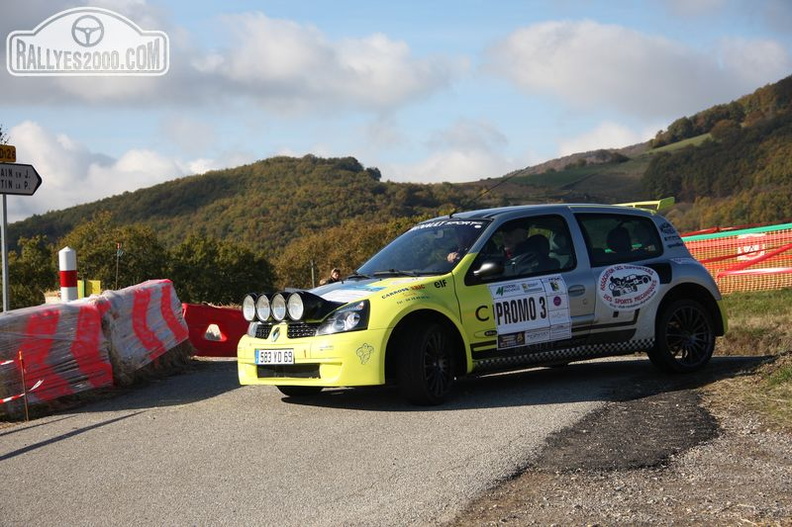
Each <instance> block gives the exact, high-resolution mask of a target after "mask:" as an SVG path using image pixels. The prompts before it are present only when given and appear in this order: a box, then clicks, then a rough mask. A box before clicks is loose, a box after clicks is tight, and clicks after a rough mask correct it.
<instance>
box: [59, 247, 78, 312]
mask: <svg viewBox="0 0 792 527" xmlns="http://www.w3.org/2000/svg"><path fill="white" fill-rule="evenodd" d="M58 264H59V268H60V286H61V302H71V301H72V300H77V253H76V252H75V250H74V249H72V248H71V247H64V248H63V249H61V250H60V251H58Z"/></svg>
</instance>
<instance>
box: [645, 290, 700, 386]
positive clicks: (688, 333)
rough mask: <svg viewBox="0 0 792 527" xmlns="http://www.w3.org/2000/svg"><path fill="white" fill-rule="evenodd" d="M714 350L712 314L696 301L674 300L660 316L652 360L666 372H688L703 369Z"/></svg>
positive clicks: (650, 354)
mask: <svg viewBox="0 0 792 527" xmlns="http://www.w3.org/2000/svg"><path fill="white" fill-rule="evenodd" d="M714 350H715V329H714V324H713V322H712V316H711V315H710V313H709V312H708V311H707V310H706V309H705V308H704V306H702V305H701V304H700V303H698V302H697V301H695V300H689V299H683V300H674V301H673V302H671V303H670V304H669V305H667V306H666V307H665V308H664V309H663V311H662V312H661V313H660V315H659V316H658V318H657V322H656V323H655V345H654V348H653V349H652V350H651V351H649V359H650V360H651V361H652V364H654V365H655V366H656V367H658V368H659V369H661V370H663V371H665V372H669V373H688V372H693V371H696V370H699V369H701V368H703V367H704V366H705V365H706V364H707V363H708V362H709V360H710V358H712V352H713V351H714Z"/></svg>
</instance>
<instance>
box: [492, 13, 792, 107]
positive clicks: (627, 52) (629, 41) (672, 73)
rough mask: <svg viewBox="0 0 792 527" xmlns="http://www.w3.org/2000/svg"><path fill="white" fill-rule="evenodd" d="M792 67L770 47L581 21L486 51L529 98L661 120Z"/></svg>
mask: <svg viewBox="0 0 792 527" xmlns="http://www.w3.org/2000/svg"><path fill="white" fill-rule="evenodd" d="M762 53H764V55H763V56H762V60H761V61H760V63H759V65H758V66H759V68H758V70H757V69H754V73H752V74H751V75H750V78H746V74H745V73H744V68H745V65H746V62H747V61H749V60H750V58H751V57H753V56H756V55H757V54H762ZM791 64H792V62H791V61H790V57H789V54H788V53H787V52H785V51H784V50H783V49H782V48H781V47H780V46H777V45H775V46H774V45H773V44H772V42H768V41H741V42H740V41H731V42H730V43H728V45H723V46H722V47H721V48H720V49H719V53H717V54H713V53H711V52H705V51H697V50H695V49H692V48H690V47H687V46H684V45H682V44H680V43H677V42H674V41H672V40H669V39H667V38H663V37H657V36H650V35H646V34H643V33H640V32H638V31H635V30H632V29H628V28H625V27H622V26H618V25H606V24H600V23H598V22H594V21H578V22H543V23H539V24H535V25H532V26H528V27H524V28H521V29H518V30H516V31H514V32H513V33H512V34H510V35H509V36H508V37H507V38H506V39H504V40H503V41H501V42H499V43H498V44H497V45H495V46H494V47H493V48H491V49H490V50H489V53H488V55H487V61H486V66H485V67H486V68H487V69H488V70H489V71H492V72H495V73H497V74H498V75H501V76H503V77H506V78H508V79H510V80H511V81H513V82H514V83H515V84H516V85H517V86H519V87H520V88H521V89H522V90H524V91H526V92H528V93H529V94H550V95H552V96H555V97H558V98H559V99H561V100H563V101H565V102H566V103H567V104H571V105H573V106H575V107H577V108H581V109H586V110H591V109H605V110H616V111H620V112H624V113H627V114H630V115H635V116H641V117H650V118H652V117H653V118H656V117H666V116H669V115H676V116H679V115H684V114H686V113H688V112H695V111H698V110H701V109H703V108H706V107H708V106H710V105H712V104H716V103H718V102H728V101H729V100H732V99H734V98H736V97H739V96H741V95H744V94H746V93H750V92H752V91H753V90H755V89H756V88H757V84H758V85H761V84H764V83H767V82H774V81H776V80H778V79H780V78H782V77H783V76H785V75H787V74H788V71H789V68H790V65H791ZM760 77H761V80H760Z"/></svg>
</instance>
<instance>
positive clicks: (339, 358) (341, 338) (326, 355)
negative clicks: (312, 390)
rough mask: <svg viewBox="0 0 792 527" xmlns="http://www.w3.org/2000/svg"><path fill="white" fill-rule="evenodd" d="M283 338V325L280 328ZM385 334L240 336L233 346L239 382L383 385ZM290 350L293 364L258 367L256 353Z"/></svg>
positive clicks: (359, 332) (274, 384) (381, 332)
mask: <svg viewBox="0 0 792 527" xmlns="http://www.w3.org/2000/svg"><path fill="white" fill-rule="evenodd" d="M281 326H282V327H281V332H280V333H281V335H285V334H286V333H287V332H286V327H285V326H286V325H285V324H282V325H281ZM387 333H388V332H387V331H386V330H384V329H382V330H373V329H366V330H362V331H351V332H348V333H336V334H334V335H322V336H318V337H303V338H288V337H287V338H285V339H280V340H279V341H278V342H277V343H275V342H272V341H271V339H261V338H254V337H250V336H248V335H245V336H243V337H242V338H241V339H240V341H239V345H238V346H237V368H238V373H239V382H240V384H243V385H249V384H263V385H270V386H325V387H331V386H372V385H378V384H384V383H385V345H386V343H387ZM261 349H266V350H287V349H288V350H293V353H294V364H289V365H258V364H256V363H255V355H256V353H255V352H256V350H261Z"/></svg>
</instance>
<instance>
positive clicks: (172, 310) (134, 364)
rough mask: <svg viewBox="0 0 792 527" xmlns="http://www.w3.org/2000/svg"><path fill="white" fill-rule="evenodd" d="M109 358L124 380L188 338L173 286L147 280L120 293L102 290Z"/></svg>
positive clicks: (167, 283) (163, 282) (119, 376)
mask: <svg viewBox="0 0 792 527" xmlns="http://www.w3.org/2000/svg"><path fill="white" fill-rule="evenodd" d="M102 297H103V298H105V299H106V300H107V302H108V303H109V305H110V308H109V310H108V313H107V316H106V317H105V320H106V323H107V324H106V325H107V330H108V339H109V341H110V358H111V360H112V362H113V368H114V373H115V375H116V378H117V379H123V378H125V377H127V376H129V375H130V374H132V373H133V372H135V371H137V370H139V369H140V368H142V367H143V366H145V365H147V364H149V363H150V362H152V361H154V360H155V359H157V358H158V357H160V356H161V355H162V354H164V353H165V352H166V351H168V350H169V349H171V348H174V347H176V346H177V345H178V344H180V343H182V342H184V341H185V340H187V338H188V332H187V324H186V323H185V322H184V317H183V316H182V310H181V302H179V299H178V297H177V296H176V292H175V290H174V288H173V283H172V282H171V281H170V280H149V281H148V282H144V283H142V284H138V285H135V286H132V287H127V288H125V289H121V290H119V291H105V292H104V293H102Z"/></svg>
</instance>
